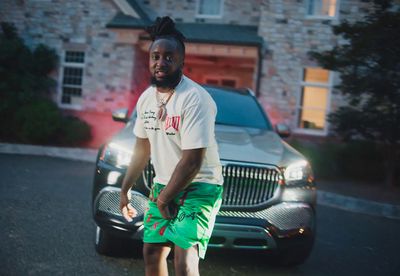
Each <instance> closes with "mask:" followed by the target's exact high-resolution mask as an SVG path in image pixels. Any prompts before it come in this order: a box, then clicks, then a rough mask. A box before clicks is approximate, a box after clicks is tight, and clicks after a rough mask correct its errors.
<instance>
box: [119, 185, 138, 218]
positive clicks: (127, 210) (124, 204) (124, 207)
mask: <svg viewBox="0 0 400 276" xmlns="http://www.w3.org/2000/svg"><path fill="white" fill-rule="evenodd" d="M119 209H120V210H121V213H122V215H123V216H124V218H125V219H126V220H127V221H128V222H131V221H132V218H134V217H136V216H137V211H136V209H135V208H133V207H132V205H131V204H130V203H129V197H128V194H127V193H124V192H121V193H120V200H119Z"/></svg>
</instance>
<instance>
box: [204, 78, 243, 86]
mask: <svg viewBox="0 0 400 276" xmlns="http://www.w3.org/2000/svg"><path fill="white" fill-rule="evenodd" d="M207 80H216V81H218V83H220V82H221V81H222V80H232V81H235V83H236V86H235V87H232V88H238V87H240V78H238V77H234V76H214V75H205V76H203V83H204V84H207V83H206V81H207ZM218 86H221V84H218Z"/></svg>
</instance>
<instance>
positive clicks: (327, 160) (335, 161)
mask: <svg viewBox="0 0 400 276" xmlns="http://www.w3.org/2000/svg"><path fill="white" fill-rule="evenodd" d="M290 144H291V145H292V146H293V147H294V148H295V149H297V150H298V151H300V152H301V153H302V154H304V156H305V157H306V158H307V159H308V160H309V161H310V162H311V165H312V167H313V170H314V174H315V176H316V177H317V178H319V179H338V180H339V179H352V180H360V181H381V180H383V179H384V159H383V156H382V153H381V152H380V150H379V147H378V145H377V144H375V143H372V142H367V141H352V142H347V143H342V142H329V141H327V142H318V143H312V142H310V141H301V140H292V141H291V142H290Z"/></svg>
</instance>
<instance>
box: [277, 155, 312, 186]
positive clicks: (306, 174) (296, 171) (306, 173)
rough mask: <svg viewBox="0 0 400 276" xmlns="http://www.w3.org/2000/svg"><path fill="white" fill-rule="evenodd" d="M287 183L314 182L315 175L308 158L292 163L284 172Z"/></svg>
mask: <svg viewBox="0 0 400 276" xmlns="http://www.w3.org/2000/svg"><path fill="white" fill-rule="evenodd" d="M283 176H284V180H285V183H286V184H296V183H299V182H304V181H306V182H312V181H313V180H314V175H313V172H312V169H311V166H310V164H309V163H308V162H307V161H306V160H301V161H298V162H295V163H293V164H290V165H289V166H287V167H286V169H285V170H284V172H283Z"/></svg>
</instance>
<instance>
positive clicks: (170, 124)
mask: <svg viewBox="0 0 400 276" xmlns="http://www.w3.org/2000/svg"><path fill="white" fill-rule="evenodd" d="M180 122H181V116H169V115H167V118H166V119H165V132H166V134H167V135H175V134H176V132H179V124H180ZM174 130H175V131H174Z"/></svg>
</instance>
